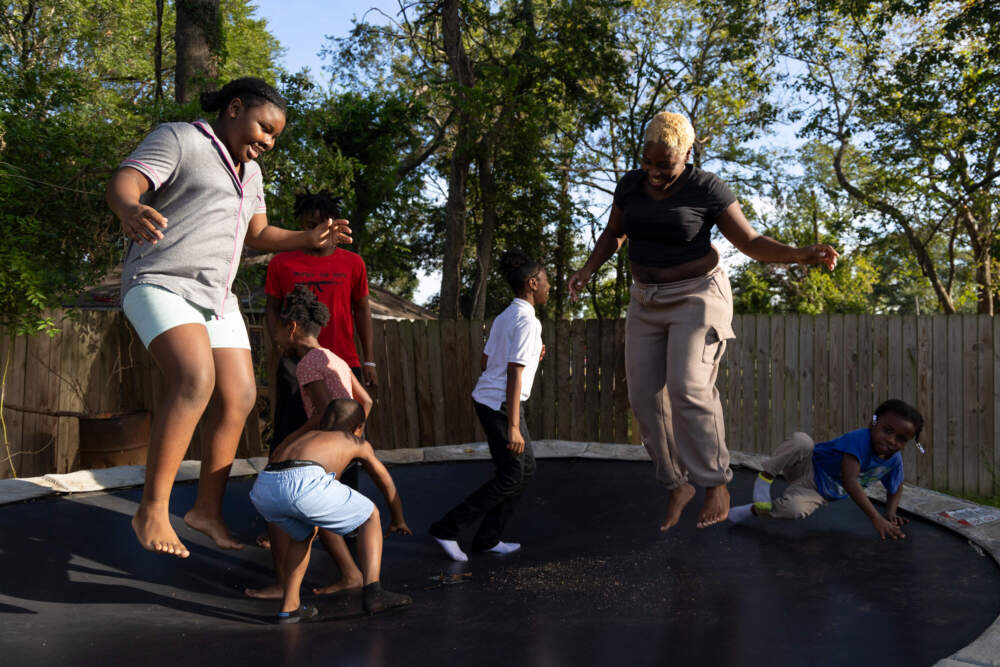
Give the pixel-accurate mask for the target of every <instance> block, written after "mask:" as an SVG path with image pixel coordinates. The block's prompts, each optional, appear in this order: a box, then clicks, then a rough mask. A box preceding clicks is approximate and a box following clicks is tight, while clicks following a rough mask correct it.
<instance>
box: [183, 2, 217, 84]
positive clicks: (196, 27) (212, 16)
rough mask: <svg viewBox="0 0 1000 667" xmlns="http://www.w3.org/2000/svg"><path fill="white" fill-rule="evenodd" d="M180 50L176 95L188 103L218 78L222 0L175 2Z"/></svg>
mask: <svg viewBox="0 0 1000 667" xmlns="http://www.w3.org/2000/svg"><path fill="white" fill-rule="evenodd" d="M176 6H177V28H176V32H175V34H174V44H175V48H176V51H177V70H176V81H175V84H174V85H175V95H176V96H177V102H179V103H180V104H185V103H187V102H190V101H191V100H193V99H195V98H196V97H197V95H198V93H199V92H200V91H201V90H203V89H204V88H205V86H206V84H211V83H213V82H214V81H215V80H216V79H218V77H219V61H220V60H221V59H222V49H223V46H222V12H221V11H220V8H219V0H176Z"/></svg>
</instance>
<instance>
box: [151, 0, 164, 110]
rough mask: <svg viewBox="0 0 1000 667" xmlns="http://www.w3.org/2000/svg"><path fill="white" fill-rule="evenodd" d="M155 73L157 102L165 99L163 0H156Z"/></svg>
mask: <svg viewBox="0 0 1000 667" xmlns="http://www.w3.org/2000/svg"><path fill="white" fill-rule="evenodd" d="M153 71H154V72H155V73H156V94H155V97H156V101H157V102H159V101H161V100H162V99H163V0H156V44H154V45H153Z"/></svg>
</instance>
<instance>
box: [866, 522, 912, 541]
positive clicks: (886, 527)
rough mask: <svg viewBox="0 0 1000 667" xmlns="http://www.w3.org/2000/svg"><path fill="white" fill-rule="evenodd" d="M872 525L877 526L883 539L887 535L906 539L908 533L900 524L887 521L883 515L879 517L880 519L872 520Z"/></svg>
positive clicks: (876, 528) (895, 538) (896, 538)
mask: <svg viewBox="0 0 1000 667" xmlns="http://www.w3.org/2000/svg"><path fill="white" fill-rule="evenodd" d="M872 525H873V526H875V530H876V531H877V532H878V534H879V537H881V538H882V539H883V540H884V539H885V538H887V537H891V538H892V539H894V540H902V539H906V535H905V534H904V533H903V531H902V529H901V528H900V527H899V526H897V525H896V524H894V523H892V522H890V521H886V520H885V519H883V518H882V517H878V519H876V520H874V521H872Z"/></svg>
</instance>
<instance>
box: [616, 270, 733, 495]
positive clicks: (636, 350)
mask: <svg viewBox="0 0 1000 667" xmlns="http://www.w3.org/2000/svg"><path fill="white" fill-rule="evenodd" d="M732 320H733V295H732V288H731V287H730V285H729V278H728V277H726V273H725V271H724V270H723V269H722V267H721V266H716V267H715V268H714V269H712V270H711V271H709V272H708V273H707V274H705V275H704V276H699V277H697V278H691V279H688V280H680V281H677V282H673V283H665V284H644V283H634V284H633V285H632V289H631V301H630V303H629V308H628V318H627V320H626V324H625V372H626V375H627V377H628V398H629V403H631V405H632V410H633V411H634V412H635V417H636V421H637V422H638V424H639V433H640V436H641V438H642V444H643V445H644V446H645V447H646V451H648V452H649V456H650V458H652V459H653V463H654V464H655V466H656V479H657V480H659V481H660V482H661V483H662V484H663V485H664V486H666V487H667V488H668V489H673V488H676V487H678V486H680V485H681V484H684V483H685V482H687V481H688V480H690V481H692V482H694V483H695V484H698V485H699V486H705V487H711V486H719V485H720V484H726V483H727V482H729V480H730V479H732V476H733V473H732V471H731V470H730V469H729V450H727V449H726V435H725V425H724V423H723V419H722V403H721V402H720V400H719V391H718V390H717V389H716V387H715V380H716V377H717V376H718V374H719V362H720V361H721V360H722V355H723V353H724V352H725V350H726V340H727V339H730V338H734V337H735V335H734V333H733V327H732Z"/></svg>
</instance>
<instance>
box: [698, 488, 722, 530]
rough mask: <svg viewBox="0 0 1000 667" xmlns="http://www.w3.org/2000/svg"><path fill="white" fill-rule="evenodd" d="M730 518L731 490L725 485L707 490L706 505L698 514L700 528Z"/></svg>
mask: <svg viewBox="0 0 1000 667" xmlns="http://www.w3.org/2000/svg"><path fill="white" fill-rule="evenodd" d="M727 516H729V488H728V487H727V486H726V485H725V484H720V485H719V486H713V487H710V488H708V489H706V490H705V504H704V505H703V506H702V508H701V512H699V513H698V523H697V524H696V525H697V526H698V527H699V528H705V527H707V526H711V525H712V524H716V523H719V522H720V521H725V520H726V517H727Z"/></svg>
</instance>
